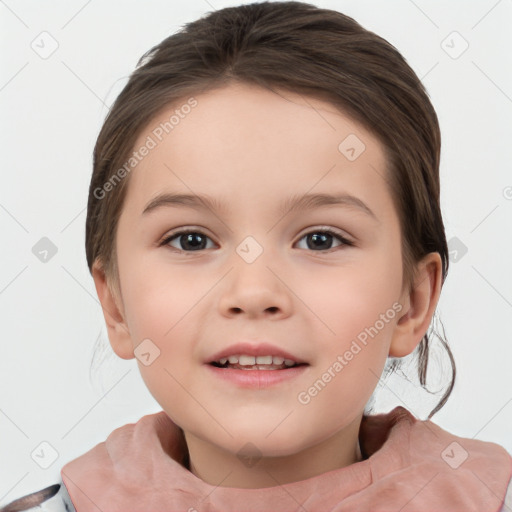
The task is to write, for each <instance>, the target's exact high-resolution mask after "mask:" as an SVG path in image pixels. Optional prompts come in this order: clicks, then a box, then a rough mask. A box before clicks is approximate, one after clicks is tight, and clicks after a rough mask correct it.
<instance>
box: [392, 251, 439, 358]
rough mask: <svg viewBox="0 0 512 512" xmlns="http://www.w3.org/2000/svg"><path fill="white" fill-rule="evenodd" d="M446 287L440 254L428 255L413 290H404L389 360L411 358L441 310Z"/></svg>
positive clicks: (419, 269) (421, 264) (421, 266)
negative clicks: (440, 303)
mask: <svg viewBox="0 0 512 512" xmlns="http://www.w3.org/2000/svg"><path fill="white" fill-rule="evenodd" d="M441 285H442V261H441V256H440V255H439V253H437V252H431V253H429V254H427V255H426V256H425V257H424V258H423V259H422V260H421V262H420V263H418V265H417V274H416V279H415V282H414V286H413V288H412V290H404V292H403V294H402V296H401V298H400V304H402V306H403V310H402V311H401V313H402V316H401V317H400V318H399V320H398V322H397V324H396V326H395V330H394V332H393V337H392V340H391V344H390V347H389V356H391V357H404V356H406V355H408V354H410V353H411V352H412V351H413V350H414V349H415V348H416V347H417V345H418V344H419V343H420V341H421V340H422V338H423V336H424V335H425V333H426V332H427V329H428V326H429V325H430V321H431V320H432V316H433V314H434V311H435V309H436V306H437V302H438V300H439V295H440V294H441Z"/></svg>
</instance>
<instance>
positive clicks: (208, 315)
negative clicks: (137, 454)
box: [93, 84, 441, 488]
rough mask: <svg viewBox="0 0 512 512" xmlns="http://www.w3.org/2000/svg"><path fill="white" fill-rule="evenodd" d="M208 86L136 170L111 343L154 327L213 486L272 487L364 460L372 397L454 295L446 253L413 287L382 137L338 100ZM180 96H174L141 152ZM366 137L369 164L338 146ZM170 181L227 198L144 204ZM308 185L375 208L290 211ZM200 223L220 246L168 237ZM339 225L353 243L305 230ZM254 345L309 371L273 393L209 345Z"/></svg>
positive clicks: (172, 388) (120, 349)
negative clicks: (228, 372) (320, 383)
mask: <svg viewBox="0 0 512 512" xmlns="http://www.w3.org/2000/svg"><path fill="white" fill-rule="evenodd" d="M196 99H197V101H198V105H197V106H196V107H195V108H194V109H192V111H191V112H190V113H189V114H188V115H187V116H186V117H185V118H184V119H181V120H180V123H179V125H178V126H176V127H175V128H174V129H173V131H171V132H170V133H169V134H168V135H167V136H166V137H165V138H164V139H163V140H162V142H160V143H159V144H158V145H157V147H155V148H154V149H152V150H151V151H150V152H149V154H148V155H147V156H146V157H145V158H144V159H143V160H142V161H141V162H140V163H139V164H138V165H137V167H136V169H134V170H133V171H132V173H131V175H130V178H129V179H130V184H129V188H128V193H127V196H126V198H125V203H124V207H123V210H122V214H121V217H120V220H119V225H118V229H117V241H116V243H117V249H118V268H119V279H120V290H119V296H118V297H117V298H116V294H115V290H114V293H113V292H112V290H111V289H110V288H111V287H110V286H109V282H108V280H107V279H106V277H105V274H104V272H103V270H102V268H101V265H99V262H97V263H96V264H95V265H94V268H93V278H94V282H95V285H96V289H97V292H98V297H99V298H100V301H101V304H102V307H103V312H104V315H105V321H106V324H107V328H108V335H109V339H110V342H111V345H112V348H113V350H114V351H115V353H116V354H117V355H118V356H119V357H121V358H123V359H130V358H133V357H134V349H135V348H136V347H137V346H138V345H139V343H141V341H142V340H144V339H148V338H149V339H150V340H151V342H152V343H153V344H154V346H156V347H158V349H159V350H160V355H159V357H157V358H156V359H155V360H154V361H153V362H152V363H151V364H150V365H148V366H145V365H144V364H142V363H141V362H140V361H138V365H139V369H140V372H141V375H142V377H143V379H144V381H145V383H146V385H147V386H148V389H149V391H150V392H151V393H152V395H153V396H154V398H155V399H156V400H157V402H158V403H159V404H160V405H161V407H162V408H163V409H164V410H165V412H166V413H167V414H168V415H169V417H170V418H171V419H172V420H173V421H174V422H175V423H176V424H177V425H179V426H180V427H181V428H182V429H183V430H184V434H185V439H186V442H187V446H188V449H189V454H190V460H191V471H192V472H193V474H194V475H196V476H197V477H199V478H201V479H202V480H204V481H205V482H207V483H210V484H212V485H220V486H223V487H239V488H260V487H271V486H275V485H278V484H283V483H288V482H294V481H299V480H303V479H306V478H310V477H313V476H316V475H319V474H322V473H325V472H327V471H331V470H334V469H337V468H342V467H345V466H348V465H350V464H353V463H355V462H357V461H360V460H361V453H360V450H359V445H358V431H359V426H360V422H361V418H362V414H363V411H364V407H365V405H366V403H367V402H368V400H369V398H370V396H371V395H372V393H373V391H374V389H375V387H376V385H377V383H378V378H379V376H380V375H381V373H382V370H383V367H384V365H385V363H386V358H387V357H388V356H393V357H403V356H405V355H407V354H409V353H411V352H412V351H413V350H414V348H415V347H416V346H417V344H418V343H419V342H420V341H421V338H422V337H423V335H424V334H425V332H426V330H427V328H428V326H429V323H430V320H431V318H432V315H433V313H434V310H435V307H436V305H437V302H438V299H439V293H440V288H441V258H440V256H439V254H438V253H430V254H428V255H427V256H426V257H425V258H424V259H423V260H422V261H421V262H419V263H418V265H417V279H416V282H415V284H414V287H413V288H412V290H410V289H409V288H408V287H406V286H403V282H402V277H403V272H402V270H403V269H402V264H401V258H402V255H401V244H400V240H401V238H400V237H401V233H400V226H399V221H398V215H397V212H396V210H395V207H394V205H393V202H392V198H391V195H390V193H389V190H388V188H387V183H386V181H385V180H384V177H385V174H386V172H385V167H386V160H385V154H384V150H383V147H382V145H381V143H380V142H379V140H378V139H377V138H376V137H374V136H373V135H372V134H370V133H369V132H368V131H366V130H365V129H363V128H362V127H361V126H360V125H359V124H358V123H355V122H353V121H352V120H351V119H350V118H348V117H347V116H345V115H344V114H342V113H340V112H339V111H337V110H335V108H334V107H333V106H332V105H331V104H329V103H326V102H324V101H321V100H318V99H314V98H311V97H303V96H301V95H297V94H292V93H289V92H280V93H279V94H277V93H275V92H271V91H269V90H266V89H262V88H258V87H255V86H249V85H241V84H230V85H229V86H225V87H223V88H220V89H217V90H214V91H210V92H208V93H205V94H202V95H199V96H197V97H196ZM176 108H177V107H176V105H173V106H172V107H171V106H169V108H165V110H163V111H162V112H161V114H159V115H158V116H157V117H156V118H155V119H154V121H153V122H152V123H150V125H148V128H147V129H146V130H144V131H143V132H142V133H141V134H140V136H139V139H138V141H137V143H136V144H135V147H136V148H138V147H140V146H141V145H142V144H143V143H144V141H145V140H146V137H147V136H148V135H151V130H153V129H154V127H155V126H157V125H158V124H159V123H160V122H164V121H165V120H167V119H169V117H170V115H171V114H172V112H173V111H174V110H175V109H176ZM349 134H356V135H357V137H358V138H359V139H360V140H361V141H363V143H364V144H365V146H366V149H365V150H364V151H363V153H361V155H360V156H359V157H358V158H357V159H355V160H354V161H349V160H348V159H347V158H346V156H345V155H344V154H342V153H341V152H340V151H339V150H338V146H339V144H340V142H341V141H343V140H344V139H345V138H346V137H347V136H348V135H349ZM165 191H167V192H175V193H188V194H209V195H211V196H213V197H215V198H216V199H218V200H219V201H221V202H222V203H223V205H224V208H225V211H211V210H208V209H205V210H204V211H202V210H198V209H193V208H190V207H186V206H180V207H177V206H173V207H161V208H157V209H155V210H153V211H152V212H151V213H149V214H147V215H144V216H143V215H142V211H143V210H144V208H145V206H146V205H147V203H148V202H149V201H150V200H151V199H152V198H154V197H155V196H156V195H157V194H159V193H161V192H165ZM308 192H310V193H320V192H325V193H334V192H340V193H342V192H345V193H349V194H351V195H354V196H356V197H358V198H359V199H361V200H362V201H364V203H366V205H367V206H368V207H369V208H370V209H371V210H372V211H373V212H374V214H375V216H376V219H374V218H373V217H371V216H370V215H367V214H365V213H364V212H362V211H361V210H359V209H357V208H354V207H346V206H345V207H340V206H335V207H332V206H331V207H321V208H316V209H311V210H303V211H297V212H289V213H288V214H286V215H285V214H282V213H279V210H278V208H279V205H280V204H281V202H282V201H283V200H285V199H287V198H289V197H290V196H292V195H299V196H301V195H303V194H305V193H308ZM105 200H107V199H105ZM185 227H190V228H194V229H195V231H196V232H197V231H199V232H200V233H203V234H204V235H206V236H207V237H209V238H208V239H207V245H206V248H204V249H202V250H200V251H193V250H190V249H189V250H188V252H186V249H187V248H188V247H190V246H187V245H184V244H183V238H182V239H181V240H182V243H181V244H180V238H179V237H177V238H175V239H174V240H173V241H171V242H169V243H168V244H167V245H162V246H159V245H158V244H159V242H161V241H162V240H163V239H164V238H165V237H166V236H168V235H171V234H172V233H176V232H178V231H179V230H180V229H182V228H185ZM325 227H329V228H332V229H334V230H337V231H338V232H339V233H340V234H341V235H342V236H344V237H345V238H347V239H348V240H350V241H352V242H353V244H354V245H352V246H350V245H344V244H343V243H342V242H340V241H339V240H338V239H337V238H335V237H333V238H328V239H327V242H326V244H325V245H324V246H323V247H326V249H324V250H319V249H316V248H315V246H314V244H311V243H310V244H309V245H308V237H307V236H306V235H307V234H314V233H318V232H320V233H322V229H321V228H323V229H325ZM247 236H251V237H253V238H254V239H255V240H256V241H257V242H258V244H259V245H260V246H261V247H262V249H263V252H262V254H261V255H260V256H259V257H258V258H257V259H256V260H255V261H254V262H252V263H247V262H246V261H245V260H244V259H242V258H241V257H240V256H239V254H238V253H237V252H236V249H237V247H238V246H239V244H240V243H241V242H242V241H243V240H244V239H245V238H246V237H247ZM196 241H197V240H196ZM185 244H186V240H185ZM180 249H181V251H180ZM393 304H400V305H401V307H402V309H401V311H400V312H399V313H397V314H396V316H395V317H394V318H393V319H392V320H389V321H388V323H385V326H384V328H382V329H381V330H379V332H378V335H376V336H374V337H373V338H369V342H368V343H367V345H366V346H364V347H363V348H362V350H361V351H360V352H358V353H357V355H355V356H354V357H353V359H352V360H351V361H349V362H348V364H346V366H344V368H343V370H342V371H341V372H339V373H336V374H335V375H336V376H335V377H334V378H332V379H331V381H330V382H329V383H328V384H327V385H326V386H325V388H324V389H322V390H321V392H319V393H318V394H317V395H316V396H314V397H313V398H311V400H310V401H309V403H307V404H302V403H300V402H299V401H298V398H297V397H298V394H299V393H300V392H301V391H307V390H308V389H309V388H310V387H311V386H312V384H313V383H314V382H315V381H316V380H317V379H319V378H321V377H322V374H323V373H324V372H325V371H326V370H327V369H328V368H329V367H332V366H333V363H334V362H335V361H336V360H337V356H338V355H343V354H344V353H345V352H346V350H348V349H349V348H350V344H351V342H352V341H353V340H354V339H356V337H357V335H358V334H359V333H361V331H363V330H364V329H365V327H369V326H372V325H374V324H375V322H376V321H377V320H378V319H379V318H380V315H381V314H383V313H385V312H386V311H388V310H389V309H390V308H391V307H392V305H393ZM241 340H250V341H252V342H254V343H256V342H257V340H267V341H269V342H271V343H273V344H275V345H277V346H279V347H282V348H283V349H285V350H287V351H289V352H291V353H292V354H294V355H296V356H298V357H300V358H302V359H303V360H304V361H307V362H308V363H309V366H308V367H307V369H306V371H305V372H304V373H303V374H302V375H300V376H299V377H297V378H295V379H293V380H291V381H287V382H285V383H281V384H278V385H277V386H274V387H272V388H268V389H242V388H238V387H236V386H235V385H233V384H230V383H227V382H225V381H223V380H221V379H219V378H216V377H214V376H212V375H211V372H209V371H208V368H206V366H205V364H204V363H205V361H206V360H207V359H208V357H209V356H212V355H213V354H214V353H215V352H217V351H219V350H221V349H223V348H225V347H227V346H229V345H231V344H232V343H235V342H237V341H241ZM248 442H251V443H252V444H253V445H255V446H256V447H257V450H259V453H260V454H261V459H260V460H259V461H258V463H257V464H255V465H253V466H251V467H248V465H245V464H244V463H243V462H242V461H241V460H240V458H239V457H237V452H238V451H239V450H240V449H241V448H242V447H243V446H244V445H246V443H248Z"/></svg>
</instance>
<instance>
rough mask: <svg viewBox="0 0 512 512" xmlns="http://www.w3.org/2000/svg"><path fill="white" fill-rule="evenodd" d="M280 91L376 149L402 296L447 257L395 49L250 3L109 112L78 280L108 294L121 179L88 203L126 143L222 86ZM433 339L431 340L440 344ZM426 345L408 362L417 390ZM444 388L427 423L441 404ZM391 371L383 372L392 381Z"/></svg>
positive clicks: (148, 74) (290, 8)
mask: <svg viewBox="0 0 512 512" xmlns="http://www.w3.org/2000/svg"><path fill="white" fill-rule="evenodd" d="M234 81H237V82H244V83H248V84H255V85H259V86H261V87H265V88H267V89H271V90H278V89H281V90H288V91H291V92H295V93H300V94H304V95H311V96H314V97H317V98H319V99H323V100H326V101H329V102H330V103H331V104H332V105H333V106H335V107H336V108H338V109H340V110H341V111H342V112H343V113H345V114H346V115H348V116H351V117H352V118H353V119H354V120H355V121H357V122H359V123H361V124H362V125H363V126H364V127H365V128H366V129H367V130H369V131H370V132H372V133H373V134H374V135H375V136H376V137H377V138H378V139H379V140H380V141H381V143H382V144H383V146H384V148H385V151H386V154H387V163H388V167H387V169H386V173H385V174H386V175H387V182H388V186H389V190H390V193H391V195H392V198H393V201H394V204H395V207H396V209H397V212H398V215H399V219H400V227H401V233H402V255H403V262H402V263H403V272H404V284H405V285H407V286H411V285H412V282H413V271H414V265H415V263H417V262H419V261H420V260H421V259H422V257H423V256H425V255H426V254H427V253H429V252H438V253H439V254H440V256H441V259H442V267H443V268H442V274H443V283H444V280H445V278H446V275H447V272H448V248H447V242H446V236H445V232H444V225H443V219H442V216H441V210H440V204H439V197H440V186H439V158H440V150H441V137H440V130H439V124H438V119H437V116H436V113H435V111H434V108H433V107H432V104H431V102H430V100H429V97H428V95H427V93H426V91H425V89H424V87H423V85H422V84H421V82H420V80H419V79H418V77H417V76H416V74H415V73H414V71H413V70H412V69H411V67H410V66H409V65H408V64H407V62H406V61H405V59H404V58H403V57H402V56H401V54H400V53H399V52H398V51H397V50H396V48H395V47H394V46H392V45H391V44H390V43H388V42H387V41H386V40H384V39H383V38H381V37H379V36H378V35H376V34H374V33H372V32H370V31H368V30H366V29H364V28H363V27H362V26H361V25H359V24H358V23H357V22H356V21H354V20H353V19H352V18H350V17H348V16H346V15H344V14H342V13H340V12H337V11H333V10H328V9H320V8H318V7H316V6H314V5H311V4H307V3H302V2H261V3H253V4H247V5H241V6H239V7H229V8H225V9H221V10H218V11H215V12H211V13H208V14H207V15H205V16H204V17H202V18H200V19H198V20H196V21H194V22H191V23H188V24H186V25H185V26H184V27H183V29H182V30H180V31H179V32H177V33H176V34H173V35H171V36H170V37H168V38H166V39H165V40H164V41H162V42H161V43H160V44H158V45H157V46H155V47H154V48H152V49H151V50H149V51H148V52H147V53H146V54H145V55H144V56H143V57H142V58H141V60H140V61H139V63H138V68H137V69H136V70H135V71H134V72H133V73H132V75H131V76H130V79H129V81H128V83H127V85H126V86H125V88H124V89H123V91H122V92H121V93H120V94H119V96H118V98H117V99H116V101H115V102H114V104H113V106H112V109H111V110H110V112H109V114H108V116H107V118H106V120H105V123H104V125H103V127H102V129H101V132H100V134H99V136H98V140H97V142H96V146H95V148H94V169H93V175H92V179H91V184H90V189H89V200H88V207H87V221H86V242H85V246H86V253H87V262H88V265H89V269H90V270H91V269H92V265H93V263H94V262H95V261H98V262H99V263H101V265H102V266H103V268H104V269H105V272H106V274H107V277H108V279H109V283H112V286H113V288H114V289H115V290H119V275H118V271H117V266H116V265H117V256H116V244H115V238H116V229H117V223H118V220H119V215H120V212H121V210H122V207H123V201H124V197H125V195H126V188H127V186H128V184H129V181H130V175H129V174H128V175H127V177H126V178H124V179H122V180H121V181H120V182H119V183H118V184H116V186H115V187H113V189H112V190H110V191H109V192H108V194H107V195H106V196H105V197H104V194H103V195H102V194H100V193H98V191H101V190H102V187H103V186H104V184H105V183H107V182H109V180H112V179H113V178H115V174H116V173H117V172H118V171H119V169H121V168H122V166H123V164H124V163H125V162H126V161H127V159H128V158H129V156H130V153H131V152H132V151H133V146H134V143H135V140H136V138H137V137H138V135H139V134H140V133H141V131H142V130H143V129H144V128H145V127H146V125H147V124H148V123H149V122H150V121H151V119H153V118H154V116H155V115H156V114H157V113H159V111H161V110H162V109H163V108H164V107H168V106H169V105H170V104H175V105H178V104H179V103H180V102H184V101H186V99H187V98H190V97H191V96H193V95H198V94H200V93H201V92H204V91H208V90H211V89H214V88H217V87H222V86H225V85H227V84H229V83H230V82H234ZM440 339H441V338H440ZM429 342H430V336H429V334H425V336H424V337H423V339H422V341H421V342H420V344H419V345H418V347H417V349H416V351H417V354H418V355H419V364H418V376H419V379H420V383H421V385H422V386H423V387H425V381H426V374H427V366H428V356H429ZM442 343H443V346H444V348H445V349H446V351H447V353H448V355H449V358H450V362H451V365H452V379H451V383H450V385H449V387H448V389H447V391H446V393H445V394H444V396H443V397H442V399H441V401H440V402H439V403H438V405H437V407H436V408H435V409H434V410H433V411H432V412H431V413H430V416H429V418H430V417H431V416H432V415H433V414H435V413H436V412H437V411H438V410H439V409H440V408H441V407H442V406H443V405H444V404H445V402H446V400H447V399H448V396H449V395H450V393H451V390H452V388H453V385H454V382H455V363H454V360H453V356H452V353H451V351H450V348H449V347H448V345H447V343H446V342H445V341H442ZM399 364H400V361H393V363H392V365H391V367H390V368H388V370H390V371H394V370H395V369H396V368H397V367H398V365H399Z"/></svg>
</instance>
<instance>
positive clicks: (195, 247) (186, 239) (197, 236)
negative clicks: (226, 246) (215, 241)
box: [161, 230, 211, 252]
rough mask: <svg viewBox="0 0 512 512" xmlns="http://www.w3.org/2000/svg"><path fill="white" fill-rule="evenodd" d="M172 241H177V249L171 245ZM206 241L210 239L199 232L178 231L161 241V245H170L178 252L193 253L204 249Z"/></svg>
mask: <svg viewBox="0 0 512 512" xmlns="http://www.w3.org/2000/svg"><path fill="white" fill-rule="evenodd" d="M174 240H176V241H177V244H178V247H176V246H173V245H172V244H171V242H172V241H174ZM208 240H211V239H210V237H208V236H206V235H205V234H204V233H201V232H200V231H192V230H190V231H179V232H178V233H174V234H173V235H171V236H169V237H167V238H166V239H165V240H163V241H162V244H161V245H170V246H171V247H173V248H174V249H177V250H179V251H185V252H193V251H201V250H203V249H206V248H207V247H206V245H207V242H208Z"/></svg>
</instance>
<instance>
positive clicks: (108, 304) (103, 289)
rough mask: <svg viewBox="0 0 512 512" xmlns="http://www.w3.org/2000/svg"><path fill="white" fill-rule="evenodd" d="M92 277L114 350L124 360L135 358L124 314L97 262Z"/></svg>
mask: <svg viewBox="0 0 512 512" xmlns="http://www.w3.org/2000/svg"><path fill="white" fill-rule="evenodd" d="M92 277H93V279H94V285H95V287H96V293H97V294H98V298H99V300H100V303H101V309H102V310H103V316H104V318H105V323H106V325H107V332H108V338H109V341H110V345H111V346H112V349H113V350H114V352H115V353H116V354H117V355H118V356H119V357H120V358H122V359H133V358H134V357H135V355H134V353H133V344H132V339H131V337H130V332H129V330H128V326H127V325H126V322H125V319H124V312H123V311H122V307H120V306H119V305H118V303H117V302H118V301H116V298H115V297H114V294H113V292H112V290H111V289H110V286H109V284H108V282H107V278H106V275H105V271H104V270H103V268H102V266H101V264H100V263H99V262H97V261H95V262H94V264H93V267H92ZM119 302H120V300H119Z"/></svg>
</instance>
